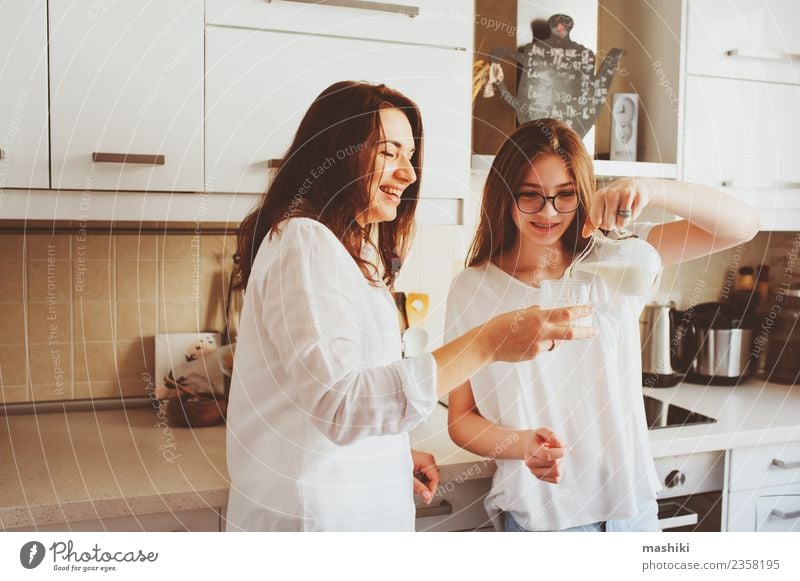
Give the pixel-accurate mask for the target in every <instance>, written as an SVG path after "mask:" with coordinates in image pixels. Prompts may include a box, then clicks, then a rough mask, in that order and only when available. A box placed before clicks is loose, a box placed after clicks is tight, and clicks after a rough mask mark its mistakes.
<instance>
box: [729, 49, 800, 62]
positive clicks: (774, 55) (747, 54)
mask: <svg viewBox="0 0 800 581" xmlns="http://www.w3.org/2000/svg"><path fill="white" fill-rule="evenodd" d="M725 56H732V57H741V58H750V59H770V60H775V61H800V54H797V53H794V52H780V51H777V50H762V49H748V48H734V49H732V50H726V51H725Z"/></svg>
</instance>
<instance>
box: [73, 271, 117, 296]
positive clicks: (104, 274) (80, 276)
mask: <svg viewBox="0 0 800 581" xmlns="http://www.w3.org/2000/svg"><path fill="white" fill-rule="evenodd" d="M73 268H74V276H73V284H74V286H75V293H74V295H73V296H74V299H73V300H75V301H78V300H80V299H83V300H85V301H98V300H110V299H111V297H113V296H114V281H113V279H112V277H111V272H112V268H111V264H109V263H108V262H84V263H83V264H82V265H81V264H80V263H77V262H76V263H73Z"/></svg>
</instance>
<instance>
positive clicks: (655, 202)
mask: <svg viewBox="0 0 800 581" xmlns="http://www.w3.org/2000/svg"><path fill="white" fill-rule="evenodd" d="M647 188H648V190H649V193H650V204H651V205H652V206H655V207H658V208H662V209H663V210H665V211H666V212H669V213H670V214H674V215H676V216H679V217H681V218H683V219H685V220H686V221H687V222H689V223H690V224H692V225H694V226H697V227H698V228H700V229H701V230H704V231H706V232H708V233H710V234H712V235H713V236H714V237H715V238H716V239H717V240H718V241H719V242H724V241H726V240H731V241H738V240H741V239H749V238H752V235H753V234H754V233H755V232H756V231H758V228H759V221H758V216H757V214H756V212H755V211H753V208H751V207H750V206H748V205H747V204H744V203H743V202H741V201H739V200H737V199H736V198H734V197H732V196H729V195H728V194H725V193H723V192H720V191H719V190H716V189H714V188H710V187H707V186H702V185H698V184H689V183H686V182H677V181H673V180H660V179H648V180H647Z"/></svg>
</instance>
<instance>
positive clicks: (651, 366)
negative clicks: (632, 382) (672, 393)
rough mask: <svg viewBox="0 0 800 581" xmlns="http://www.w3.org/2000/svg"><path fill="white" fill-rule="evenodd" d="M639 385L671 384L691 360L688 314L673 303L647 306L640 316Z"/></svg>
mask: <svg viewBox="0 0 800 581" xmlns="http://www.w3.org/2000/svg"><path fill="white" fill-rule="evenodd" d="M639 331H640V335H641V345H642V385H643V386H645V387H672V386H673V385H677V384H678V382H679V381H680V380H681V379H682V378H683V375H684V373H685V372H686V371H687V370H688V368H689V366H690V365H691V363H692V359H693V355H694V353H693V352H692V349H691V335H690V333H691V314H690V313H686V312H684V311H679V310H678V309H676V308H675V305H674V303H669V304H667V305H661V304H657V303H652V304H649V305H646V306H645V307H644V310H643V311H642V316H641V317H640V319H639Z"/></svg>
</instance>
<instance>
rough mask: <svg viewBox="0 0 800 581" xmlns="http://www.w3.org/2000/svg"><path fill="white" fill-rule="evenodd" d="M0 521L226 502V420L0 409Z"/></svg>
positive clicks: (1, 524)
mask: <svg viewBox="0 0 800 581" xmlns="http://www.w3.org/2000/svg"><path fill="white" fill-rule="evenodd" d="M0 466H2V467H3V472H2V480H0V529H14V528H22V527H33V526H44V525H48V524H57V523H63V522H65V520H66V521H68V522H80V521H86V520H94V519H103V518H111V517H119V516H130V515H133V514H136V515H143V514H155V513H160V512H174V511H182V510H192V509H201V508H218V507H222V506H225V505H226V504H227V503H228V473H227V470H226V468H225V427H224V426H223V425H219V426H213V427H207V428H200V429H196V430H190V429H185V428H175V429H172V428H170V427H168V426H167V425H166V423H165V422H164V421H163V415H162V416H161V420H160V419H159V416H158V415H157V412H156V410H154V409H153V408H139V409H128V410H105V411H98V412H91V411H87V412H67V413H64V412H61V413H46V414H41V413H40V414H38V415H15V416H0Z"/></svg>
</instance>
